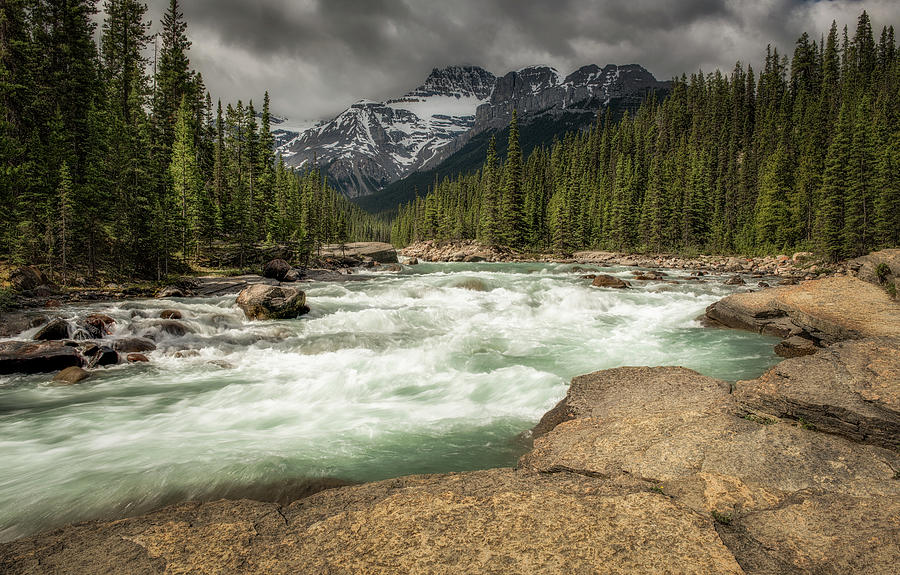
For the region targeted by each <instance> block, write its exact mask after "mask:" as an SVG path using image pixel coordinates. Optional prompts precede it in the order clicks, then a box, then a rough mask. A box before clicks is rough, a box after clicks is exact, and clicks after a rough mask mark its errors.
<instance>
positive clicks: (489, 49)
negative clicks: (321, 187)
mask: <svg viewBox="0 0 900 575" xmlns="http://www.w3.org/2000/svg"><path fill="white" fill-rule="evenodd" d="M182 4H183V10H184V13H185V17H186V19H187V21H188V35H189V36H190V39H191V41H192V42H193V48H192V49H191V52H190V57H191V61H192V64H193V66H194V68H195V69H197V70H199V71H200V72H201V73H202V74H203V77H204V80H205V82H206V85H207V87H208V88H209V89H210V91H211V92H212V93H213V95H214V97H215V98H221V99H222V100H225V101H234V100H237V99H243V100H248V99H255V100H257V101H258V100H260V99H261V94H262V91H263V90H266V89H268V90H269V92H270V95H271V97H272V108H273V111H274V112H276V113H279V114H283V115H287V116H289V117H291V118H292V119H297V120H300V119H319V118H327V117H331V116H333V115H335V114H336V113H338V112H340V111H341V110H342V109H343V108H345V107H346V106H348V105H349V104H351V103H352V102H354V101H356V100H358V99H360V98H369V99H373V100H383V99H385V98H388V97H391V96H397V95H400V94H402V93H405V92H407V91H409V90H411V89H413V88H415V87H416V86H418V85H420V84H421V83H422V81H423V80H424V78H425V77H426V76H427V75H428V73H429V72H430V71H431V69H432V68H434V67H443V66H448V65H454V64H473V65H478V66H482V67H484V68H486V69H487V70H490V71H491V72H493V73H495V74H504V73H506V72H508V71H510V70H514V69H517V68H521V67H523V66H527V65H532V64H547V65H551V66H554V67H556V68H557V69H559V71H560V72H562V73H563V74H567V73H569V72H571V71H572V70H574V69H575V68H577V67H579V66H582V65H584V64H591V63H594V64H599V65H601V66H602V65H604V64H629V63H638V64H642V65H643V66H644V67H646V68H647V69H648V70H650V71H651V72H652V73H653V74H654V75H656V77H657V78H659V79H669V78H671V77H672V76H674V75H680V74H681V73H683V72H684V73H690V72H692V71H696V70H698V69H702V70H704V71H711V70H713V69H715V68H716V67H718V68H721V69H723V70H730V69H731V68H732V66H733V65H734V63H735V62H736V61H738V60H741V61H742V62H745V63H751V64H755V63H757V62H758V61H759V60H760V59H761V57H762V49H763V47H764V46H765V45H766V44H770V43H771V44H773V45H775V46H778V47H779V48H780V49H781V50H782V51H784V52H788V53H789V52H790V51H791V50H792V47H793V43H794V41H795V40H796V38H797V37H798V36H799V35H800V34H801V33H802V32H809V33H810V34H812V35H814V37H818V36H819V35H820V34H821V33H823V32H825V31H827V29H828V27H829V26H830V24H831V21H832V20H837V22H838V25H839V26H843V25H844V24H847V25H849V26H850V27H851V30H852V28H853V27H854V26H855V21H856V18H857V16H858V15H859V14H860V13H861V12H862V11H863V10H867V11H868V13H869V15H870V16H871V17H872V20H873V24H874V25H875V26H877V30H876V34H877V33H878V31H880V28H881V26H882V25H894V26H895V27H896V26H897V24H898V23H900V22H898V20H900V3H898V2H896V0H865V1H850V0H835V1H802V0H760V1H741V0H661V1H657V0H551V1H542V0H250V1H248V0H183V2H182ZM148 5H149V9H148V16H149V17H150V18H152V19H153V23H154V26H153V30H154V31H155V30H157V29H158V27H159V22H160V20H161V17H162V14H163V12H164V10H165V8H166V7H167V5H168V0H149V2H148Z"/></svg>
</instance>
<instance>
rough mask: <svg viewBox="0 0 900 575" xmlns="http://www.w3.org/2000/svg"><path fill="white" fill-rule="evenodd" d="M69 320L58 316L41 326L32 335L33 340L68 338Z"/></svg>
mask: <svg viewBox="0 0 900 575" xmlns="http://www.w3.org/2000/svg"><path fill="white" fill-rule="evenodd" d="M69 333H70V326H69V322H67V321H66V320H64V319H62V318H60V317H58V318H56V319H54V320H51V321H50V323H48V324H47V325H45V326H44V327H42V328H41V329H40V330H39V331H38V332H37V333H36V334H35V336H34V338H33V339H34V340H35V341H58V340H61V339H69Z"/></svg>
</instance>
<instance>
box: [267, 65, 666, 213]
mask: <svg viewBox="0 0 900 575" xmlns="http://www.w3.org/2000/svg"><path fill="white" fill-rule="evenodd" d="M661 85H662V84H661V83H659V82H657V81H656V79H655V78H653V76H652V75H651V74H650V73H649V72H647V71H646V70H644V69H643V68H641V67H640V66H637V65H630V66H613V65H610V66H606V67H604V68H600V67H599V66H596V65H590V66H584V67H582V68H580V69H578V70H576V71H575V72H573V73H572V74H570V75H569V76H568V77H566V78H563V76H562V75H561V74H560V73H559V71H558V70H556V69H555V68H551V67H549V66H528V67H525V68H522V69H520V70H516V71H513V72H509V73H508V74H506V75H505V76H503V77H500V78H498V77H495V76H494V75H493V74H491V73H490V72H488V71H487V70H484V69H483V68H479V67H477V66H449V67H447V68H435V69H433V70H432V71H431V73H430V74H429V75H428V77H427V78H426V79H425V82H424V83H423V84H422V85H421V86H419V87H418V88H416V89H414V90H412V91H410V92H408V93H406V94H404V95H403V96H401V97H399V98H393V99H389V100H386V101H384V102H376V101H373V100H359V101H357V102H355V103H353V104H351V105H350V106H349V107H348V108H347V109H346V110H344V111H343V112H341V113H340V114H338V115H337V117H335V118H334V119H332V120H330V121H327V122H321V123H318V124H316V125H314V126H311V127H309V128H308V129H306V130H304V131H302V132H298V133H296V134H293V135H290V136H291V137H287V136H288V135H289V134H286V135H285V137H283V138H282V137H279V140H278V141H279V144H280V147H279V150H280V151H281V153H282V156H283V157H284V158H285V160H286V161H287V162H288V163H289V164H291V165H295V166H302V165H306V164H307V163H308V162H310V161H312V160H313V159H316V161H318V162H319V164H320V165H321V166H323V167H324V168H325V169H326V170H327V171H328V174H329V177H330V181H332V182H333V183H334V184H335V185H337V186H338V187H339V188H341V189H343V190H344V192H345V193H347V195H349V196H351V197H356V196H362V195H367V194H371V193H373V192H375V191H377V190H379V189H381V188H383V187H384V186H386V185H387V184H390V183H392V182H395V181H397V180H399V179H401V178H404V177H406V176H408V175H409V174H411V173H412V172H415V171H418V170H422V169H428V168H430V167H432V166H434V165H436V164H437V163H438V162H440V161H441V160H442V159H443V158H444V157H446V156H447V155H448V154H449V153H450V152H452V151H453V149H454V145H456V143H457V142H458V141H464V140H465V139H464V138H463V139H461V137H462V136H467V135H471V134H476V133H479V132H481V131H484V130H487V129H492V128H500V127H503V126H504V125H505V124H506V123H508V122H509V116H510V115H511V114H512V110H514V109H517V110H518V111H519V113H520V116H525V115H532V114H538V113H542V112H543V111H546V110H553V109H560V110H568V109H569V108H571V107H572V106H575V107H577V106H579V105H582V104H584V103H588V105H589V106H590V105H594V104H591V103H592V102H598V101H599V102H606V103H608V102H609V100H610V98H619V97H623V96H625V95H628V94H636V93H638V92H640V91H641V90H645V89H646V88H654V87H657V86H661ZM594 107H596V105H594Z"/></svg>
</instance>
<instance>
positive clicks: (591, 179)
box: [391, 12, 900, 260]
mask: <svg viewBox="0 0 900 575" xmlns="http://www.w3.org/2000/svg"><path fill="white" fill-rule="evenodd" d="M875 38H876V37H875V34H874V33H873V28H872V23H871V22H870V20H869V17H868V15H867V14H866V13H865V12H863V13H862V14H861V15H860V16H859V19H858V22H857V26H856V30H855V32H854V33H853V34H852V37H851V35H850V34H849V31H848V29H847V28H846V27H844V29H843V32H842V33H841V32H840V31H839V30H838V26H837V24H836V23H832V26H831V29H830V30H829V31H828V33H827V35H823V36H822V37H821V38H820V39H818V40H817V39H816V38H815V37H813V36H810V35H809V34H806V33H804V34H803V35H802V36H801V37H800V38H799V39H798V40H797V42H796V44H795V46H794V52H793V55H792V57H791V58H790V60H788V58H787V56H785V55H783V54H782V53H780V52H779V51H778V50H777V48H773V47H771V46H769V47H767V48H766V51H765V61H764V62H765V63H764V67H763V69H762V71H761V73H760V74H759V77H758V79H757V76H756V73H755V72H754V70H753V68H752V67H751V66H748V67H746V69H745V67H744V66H743V65H742V64H741V63H740V62H738V63H737V64H736V65H735V67H734V69H733V70H732V71H731V73H730V74H725V73H723V72H721V71H719V70H716V71H715V72H713V73H711V74H704V73H703V72H697V73H695V74H692V75H691V76H690V77H686V76H682V77H681V78H676V79H675V81H674V85H673V87H672V91H671V93H670V94H669V95H668V96H667V97H666V98H665V99H664V100H663V101H661V102H656V100H655V99H652V98H648V99H647V100H646V101H645V103H644V104H643V105H642V106H641V107H640V108H639V109H638V111H637V112H636V113H635V114H633V115H630V116H629V115H626V116H625V118H623V119H622V120H621V121H619V122H613V121H612V120H611V119H610V117H609V116H608V115H607V116H601V117H599V118H598V121H597V123H596V124H595V125H594V126H593V127H592V128H591V129H590V130H588V131H584V132H580V133H572V134H569V135H567V136H566V137H565V138H564V139H563V140H561V141H555V142H554V143H553V144H552V145H550V146H546V147H542V148H539V149H537V150H535V151H534V152H533V153H532V154H531V155H529V156H528V157H527V158H524V157H523V155H522V152H521V148H520V146H519V141H518V126H517V120H516V116H515V114H514V115H513V119H512V123H511V125H510V135H509V146H508V149H509V153H508V155H507V157H506V158H505V159H501V158H498V157H497V154H496V152H495V149H494V145H493V142H492V145H491V146H490V148H489V151H488V154H487V159H486V161H485V163H484V165H483V167H482V168H481V169H480V170H479V171H477V172H475V173H468V174H460V175H458V176H456V177H454V178H445V179H444V180H443V181H440V182H435V184H434V186H433V187H432V188H431V189H430V190H429V191H428V193H427V195H425V196H424V197H418V198H417V199H416V200H415V201H414V202H411V203H409V204H407V205H405V206H403V207H401V209H400V213H399V217H398V218H397V219H396V220H395V221H394V223H393V226H392V233H391V238H392V241H393V243H394V244H395V245H398V246H405V245H408V244H410V243H413V242H416V241H420V240H426V239H436V240H460V239H476V240H478V241H480V242H482V243H485V244H489V245H506V246H512V247H513V248H519V249H527V250H534V251H546V250H554V251H558V252H570V251H574V250H576V249H585V248H600V249H610V250H618V251H653V252H661V251H674V252H681V253H698V252H705V253H742V254H763V253H777V252H783V251H790V250H795V251H796V250H805V249H814V250H816V251H819V252H821V253H822V254H823V255H825V256H826V257H827V258H829V259H831V260H838V259H841V258H846V257H852V256H856V255H861V254H864V253H867V252H869V251H871V250H873V249H877V248H881V247H889V246H896V245H898V244H900V58H898V55H897V47H896V43H895V38H894V29H893V27H892V26H885V27H883V28H882V29H881V32H880V35H879V36H878V40H877V41H876V39H875Z"/></svg>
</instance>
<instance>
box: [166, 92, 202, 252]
mask: <svg viewBox="0 0 900 575" xmlns="http://www.w3.org/2000/svg"><path fill="white" fill-rule="evenodd" d="M191 114H192V112H191V108H190V106H189V105H188V101H187V97H186V96H182V98H181V109H180V110H179V112H178V117H177V119H176V121H175V141H174V143H173V145H172V160H171V162H170V163H169V178H170V180H171V182H172V186H171V193H170V197H169V202H168V209H167V213H168V214H169V217H168V221H170V222H171V223H172V224H174V225H172V226H171V229H172V232H175V234H176V235H177V236H178V237H180V238H181V254H182V257H183V258H185V259H190V258H191V256H192V255H194V253H195V250H196V248H197V245H198V243H199V239H200V230H201V228H200V207H201V201H200V194H201V188H202V181H201V179H200V169H199V166H198V165H197V150H196V148H195V146H194V134H193V131H192V129H191V121H190V118H191Z"/></svg>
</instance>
